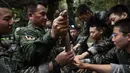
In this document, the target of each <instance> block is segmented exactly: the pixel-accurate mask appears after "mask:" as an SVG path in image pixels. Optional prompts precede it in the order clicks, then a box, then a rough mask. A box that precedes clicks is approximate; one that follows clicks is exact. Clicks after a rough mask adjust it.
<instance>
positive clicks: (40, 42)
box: [16, 30, 56, 64]
mask: <svg viewBox="0 0 130 73" xmlns="http://www.w3.org/2000/svg"><path fill="white" fill-rule="evenodd" d="M16 34H17V35H16V36H17V38H18V37H20V49H19V50H18V51H19V52H20V53H21V55H22V57H21V59H22V60H24V61H27V62H28V63H31V64H39V63H41V62H42V61H46V60H47V56H48V54H49V52H50V50H51V49H52V48H53V46H54V45H55V42H56V40H55V39H52V38H51V36H50V31H49V32H47V33H46V34H44V35H43V37H38V36H37V35H36V34H37V33H36V32H34V31H30V30H26V31H20V32H19V33H18V32H17V33H16Z"/></svg>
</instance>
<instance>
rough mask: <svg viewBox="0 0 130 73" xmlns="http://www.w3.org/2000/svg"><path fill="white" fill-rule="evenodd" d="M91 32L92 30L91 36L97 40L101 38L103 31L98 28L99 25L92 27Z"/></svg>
mask: <svg viewBox="0 0 130 73" xmlns="http://www.w3.org/2000/svg"><path fill="white" fill-rule="evenodd" d="M89 32H90V37H91V38H92V39H93V40H95V41H97V40H100V38H101V34H102V32H101V31H99V30H97V27H90V29H89Z"/></svg>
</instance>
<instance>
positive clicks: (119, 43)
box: [112, 27, 129, 49]
mask: <svg viewBox="0 0 130 73" xmlns="http://www.w3.org/2000/svg"><path fill="white" fill-rule="evenodd" d="M119 29H120V28H119V27H114V30H113V38H112V41H113V43H114V45H115V46H116V48H118V49H126V47H127V46H128V42H129V41H128V36H127V35H126V36H124V35H123V33H122V32H120V31H119Z"/></svg>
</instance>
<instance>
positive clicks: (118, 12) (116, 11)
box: [80, 5, 130, 59]
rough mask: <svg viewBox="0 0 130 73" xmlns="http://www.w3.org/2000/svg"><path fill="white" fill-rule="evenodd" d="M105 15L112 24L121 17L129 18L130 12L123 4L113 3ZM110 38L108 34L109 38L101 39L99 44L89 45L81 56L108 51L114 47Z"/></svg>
mask: <svg viewBox="0 0 130 73" xmlns="http://www.w3.org/2000/svg"><path fill="white" fill-rule="evenodd" d="M107 16H108V18H109V20H110V23H111V24H113V23H116V22H117V21H119V20H121V19H125V18H129V17H130V12H129V10H128V8H127V7H126V6H125V5H115V6H114V7H112V8H111V9H110V10H109V11H108V14H107ZM111 39H112V37H111V36H110V38H109V39H106V40H104V41H101V42H100V43H99V44H97V45H95V46H92V47H90V48H89V49H88V51H87V52H84V53H83V56H84V57H85V56H88V55H95V54H97V53H102V52H104V51H109V50H110V49H112V48H113V47H114V44H113V42H112V41H111ZM104 47H107V48H104ZM82 58H83V57H82ZM80 59H81V58H80Z"/></svg>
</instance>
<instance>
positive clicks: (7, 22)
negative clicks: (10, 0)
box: [0, 8, 13, 34]
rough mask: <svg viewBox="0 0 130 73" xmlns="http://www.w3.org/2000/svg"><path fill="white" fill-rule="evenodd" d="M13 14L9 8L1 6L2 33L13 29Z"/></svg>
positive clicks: (0, 24) (0, 22)
mask: <svg viewBox="0 0 130 73" xmlns="http://www.w3.org/2000/svg"><path fill="white" fill-rule="evenodd" d="M12 24H13V22H12V15H11V11H10V10H9V9H8V8H0V34H6V33H10V32H11V31H12Z"/></svg>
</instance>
